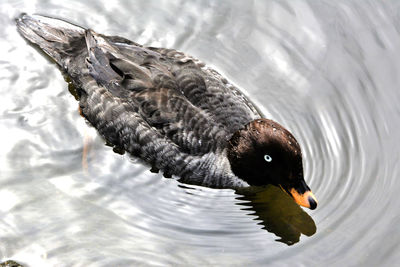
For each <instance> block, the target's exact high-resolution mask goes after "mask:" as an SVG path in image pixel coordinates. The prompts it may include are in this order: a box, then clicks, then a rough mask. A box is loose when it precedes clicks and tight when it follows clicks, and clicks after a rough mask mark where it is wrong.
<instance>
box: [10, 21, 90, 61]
mask: <svg viewBox="0 0 400 267" xmlns="http://www.w3.org/2000/svg"><path fill="white" fill-rule="evenodd" d="M16 23H17V27H18V31H19V32H20V33H21V35H22V36H23V37H25V38H26V39H27V40H29V41H30V42H32V43H34V44H36V45H38V46H39V47H40V49H42V50H43V51H44V52H45V53H46V54H47V55H49V56H50V57H51V58H52V59H53V60H54V61H55V62H56V63H57V64H59V65H60V66H61V67H66V65H67V63H68V61H69V59H70V58H71V57H73V56H74V53H76V52H77V51H80V50H81V49H85V48H86V44H85V41H84V40H85V39H84V38H85V29H84V28H81V27H79V26H76V25H73V24H71V23H69V22H65V21H63V20H60V19H53V18H49V17H45V16H40V15H27V14H21V15H20V17H19V18H17V19H16Z"/></svg>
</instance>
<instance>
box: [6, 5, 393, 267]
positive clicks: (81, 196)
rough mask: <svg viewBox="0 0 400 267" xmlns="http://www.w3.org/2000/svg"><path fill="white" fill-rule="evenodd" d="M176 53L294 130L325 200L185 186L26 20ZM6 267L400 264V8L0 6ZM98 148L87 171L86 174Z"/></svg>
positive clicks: (309, 174) (311, 180) (315, 187)
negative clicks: (108, 140) (72, 80)
mask: <svg viewBox="0 0 400 267" xmlns="http://www.w3.org/2000/svg"><path fill="white" fill-rule="evenodd" d="M21 12H27V13H39V14H45V15H50V16H54V17H60V18H64V19H67V20H69V21H71V22H74V23H76V24H78V25H82V26H85V27H90V28H93V29H94V30H96V31H97V32H100V33H104V34H112V35H121V36H124V37H126V38H128V39H131V40H134V41H136V42H139V43H142V44H145V45H152V46H164V47H171V48H177V49H179V50H182V51H185V52H187V53H189V54H191V55H193V56H196V57H197V58H199V59H201V60H202V61H204V62H206V63H208V64H209V65H211V66H213V67H214V68H216V69H217V70H218V71H219V72H221V73H223V74H224V75H225V76H226V77H227V78H228V79H229V80H230V81H232V82H233V83H234V84H236V85H237V86H238V87H239V88H241V89H242V90H243V91H244V92H245V93H246V94H247V95H248V96H249V97H250V98H251V100H252V101H254V102H255V103H256V104H257V106H258V108H259V109H260V110H261V111H262V112H263V113H264V114H265V115H266V116H267V117H268V118H271V119H274V120H276V121H278V122H280V123H281V124H283V125H284V126H286V127H287V128H288V129H290V130H291V131H292V132H293V134H294V135H295V136H296V138H297V139H298V141H299V142H300V144H301V146H302V149H303V153H304V169H305V179H306V181H307V183H308V184H309V185H310V187H311V188H312V189H313V191H314V193H315V195H316V196H317V198H318V200H319V206H318V208H317V209H316V210H314V211H310V210H304V211H303V210H302V209H301V208H299V207H298V206H296V205H293V203H292V202H290V199H288V198H286V196H285V195H284V194H282V193H281V192H280V191H279V190H276V188H273V187H268V188H267V189H266V191H264V192H250V193H243V192H235V191H233V190H228V189H226V190H216V189H209V188H204V187H196V186H186V185H183V184H180V183H178V182H177V181H176V180H174V179H166V178H163V177H162V175H160V174H154V173H151V172H150V171H149V167H147V166H145V165H143V164H141V163H140V162H137V161H136V160H135V159H132V158H130V157H129V156H127V155H120V154H117V153H114V152H113V151H112V148H111V147H108V146H106V145H105V144H104V141H103V140H102V139H101V138H100V137H99V136H98V135H97V133H96V131H95V130H94V129H93V128H91V127H90V126H89V125H88V124H87V123H86V122H85V121H84V120H83V119H82V118H81V117H80V116H79V113H78V111H77V108H78V105H77V102H76V100H75V99H74V97H73V96H72V95H71V94H70V93H69V91H68V84H67V83H66V82H65V81H64V78H63V76H62V75H61V73H60V72H59V71H58V69H57V68H56V66H55V64H54V63H51V62H50V61H48V60H47V58H45V57H44V56H43V55H42V54H40V53H38V51H37V50H36V49H34V48H33V47H31V46H29V45H27V43H26V42H25V41H24V40H23V39H22V38H21V37H20V36H19V34H18V33H17V31H16V27H15V24H14V19H15V18H16V17H17V16H18V15H19V14H20V13H21ZM0 14H1V16H0V23H1V25H2V27H1V28H0V47H1V51H2V52H1V58H0V94H1V98H0V147H1V152H0V261H3V260H6V259H10V258H11V259H14V260H16V261H18V262H20V263H23V264H25V265H27V266H134V265H138V264H143V265H163V266H165V265H183V266H185V265H192V266H199V265H202V266H204V265H219V266H249V265H250V266H258V265H265V264H267V263H272V264H273V266H293V265H295V266H322V265H323V266H343V265H344V266H378V265H379V266H393V265H395V263H397V262H399V260H400V253H399V244H400V230H399V227H398V225H399V224H400V203H399V200H398V195H397V194H398V192H399V190H400V179H398V177H399V170H400V168H399V164H398V162H399V159H400V157H399V149H400V146H399V144H398V138H399V136H400V119H399V117H400V116H399V115H400V108H399V104H398V103H399V100H400V93H399V89H398V85H399V82H400V81H399V77H400V53H399V52H398V51H399V49H400V34H399V33H400V2H398V1H361V0H360V1H335V2H334V3H333V2H332V1H327V0H326V1H122V0H121V1H112V2H111V1H104V0H101V1H82V2H79V1H68V2H65V3H64V4H60V3H58V1H55V0H49V1H45V0H37V1H28V0H22V1H11V0H5V1H2V2H1V3H0ZM85 142H86V143H89V150H88V156H87V168H86V167H85V164H82V152H83V146H84V143H85Z"/></svg>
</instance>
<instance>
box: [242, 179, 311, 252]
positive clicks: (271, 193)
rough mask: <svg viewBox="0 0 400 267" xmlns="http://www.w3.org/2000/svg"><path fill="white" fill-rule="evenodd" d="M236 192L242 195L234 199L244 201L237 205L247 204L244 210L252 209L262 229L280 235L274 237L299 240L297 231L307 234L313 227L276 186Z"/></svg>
mask: <svg viewBox="0 0 400 267" xmlns="http://www.w3.org/2000/svg"><path fill="white" fill-rule="evenodd" d="M237 193H239V194H242V195H243V196H242V197H239V198H238V199H240V200H247V201H248V202H244V203H238V205H243V206H247V207H246V208H244V210H250V211H254V213H251V215H256V216H258V218H257V220H260V223H259V224H261V225H262V226H263V229H265V230H267V231H268V232H271V233H274V234H275V235H277V236H278V237H280V239H278V240H276V241H279V242H283V243H286V244H287V245H293V244H294V243H297V242H299V240H300V235H301V234H304V235H306V236H311V235H313V234H315V232H316V230H317V228H316V226H315V223H314V221H313V219H312V218H311V217H310V216H309V215H308V214H307V213H306V212H304V211H303V209H302V208H300V206H299V205H298V204H296V203H295V202H294V201H293V199H292V198H291V197H290V196H289V195H288V194H286V193H285V192H283V191H282V190H281V189H280V188H278V187H276V186H273V185H269V186H266V187H265V188H262V189H261V188H258V189H254V188H251V189H247V190H240V191H238V192H237Z"/></svg>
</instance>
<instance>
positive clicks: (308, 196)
mask: <svg viewBox="0 0 400 267" xmlns="http://www.w3.org/2000/svg"><path fill="white" fill-rule="evenodd" d="M290 194H291V195H292V197H293V198H294V201H295V202H296V203H297V204H299V205H300V206H303V207H306V208H309V209H311V210H314V209H316V208H317V204H318V202H317V199H316V198H315V196H314V194H313V193H312V192H311V191H306V192H305V193H303V194H299V193H298V192H297V191H296V190H295V189H294V188H292V189H291V190H290Z"/></svg>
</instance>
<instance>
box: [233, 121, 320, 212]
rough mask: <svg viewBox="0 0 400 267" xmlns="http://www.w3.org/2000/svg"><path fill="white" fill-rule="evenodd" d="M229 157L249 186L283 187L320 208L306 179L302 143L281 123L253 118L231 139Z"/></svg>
mask: <svg viewBox="0 0 400 267" xmlns="http://www.w3.org/2000/svg"><path fill="white" fill-rule="evenodd" d="M228 159H229V161H230V164H231V167H232V171H233V172H234V173H235V175H237V176H238V177H240V178H241V179H243V180H244V181H246V182H247V183H248V184H249V185H254V186H262V185H267V184H273V185H276V186H280V187H281V188H282V189H283V190H284V191H286V192H287V193H288V194H289V195H291V196H292V197H293V198H294V200H295V201H296V202H297V203H298V204H299V205H301V206H304V207H307V208H310V209H315V208H316V207H317V200H316V199H315V197H314V195H313V193H312V192H311V190H310V188H309V187H308V186H307V184H306V183H305V181H304V177H303V162H302V155H301V149H300V146H299V144H298V143H297V141H296V139H295V138H294V137H293V135H292V134H291V133H290V132H289V131H288V130H286V129H285V128H283V127H282V126H281V125H280V124H278V123H276V122H274V121H271V120H268V119H257V120H254V121H251V122H250V123H249V124H247V125H246V126H245V127H244V128H243V129H241V130H238V131H237V132H236V133H234V134H233V136H232V137H231V139H230V140H229V143H228Z"/></svg>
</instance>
